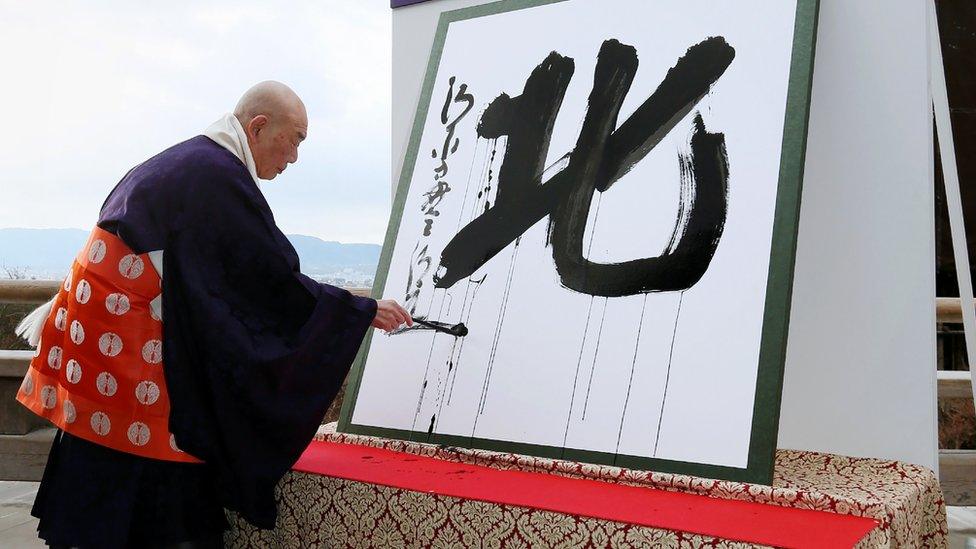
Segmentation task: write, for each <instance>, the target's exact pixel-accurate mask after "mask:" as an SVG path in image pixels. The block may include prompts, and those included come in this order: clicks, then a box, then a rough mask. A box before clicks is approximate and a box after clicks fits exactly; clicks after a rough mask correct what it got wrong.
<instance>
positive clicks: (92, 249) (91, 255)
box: [88, 238, 108, 263]
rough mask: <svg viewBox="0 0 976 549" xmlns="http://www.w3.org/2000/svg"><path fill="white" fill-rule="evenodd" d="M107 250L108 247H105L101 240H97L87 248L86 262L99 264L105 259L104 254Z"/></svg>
mask: <svg viewBox="0 0 976 549" xmlns="http://www.w3.org/2000/svg"><path fill="white" fill-rule="evenodd" d="M107 250H108V246H106V245H105V241H104V240H102V239H100V238H99V239H97V240H95V241H94V242H92V243H91V246H89V247H88V261H91V262H92V263H101V262H102V260H103V259H105V252H106V251H107Z"/></svg>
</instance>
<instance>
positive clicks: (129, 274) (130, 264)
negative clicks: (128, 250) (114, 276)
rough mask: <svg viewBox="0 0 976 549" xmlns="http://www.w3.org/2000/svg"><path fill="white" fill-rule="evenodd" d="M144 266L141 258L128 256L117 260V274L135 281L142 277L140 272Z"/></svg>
mask: <svg viewBox="0 0 976 549" xmlns="http://www.w3.org/2000/svg"><path fill="white" fill-rule="evenodd" d="M145 268H146V265H145V263H144V262H143V261H142V258H141V257H139V256H137V255H133V254H129V255H127V256H125V257H123V258H122V259H121V260H119V274H121V275H122V276H124V277H126V278H128V279H130V280H135V279H137V278H139V277H140V276H142V271H143V270H145Z"/></svg>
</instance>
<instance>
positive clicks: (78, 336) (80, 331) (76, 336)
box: [71, 320, 85, 345]
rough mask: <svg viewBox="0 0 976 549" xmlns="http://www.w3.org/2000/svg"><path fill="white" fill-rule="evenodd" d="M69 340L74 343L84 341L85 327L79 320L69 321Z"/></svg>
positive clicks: (78, 343)
mask: <svg viewBox="0 0 976 549" xmlns="http://www.w3.org/2000/svg"><path fill="white" fill-rule="evenodd" d="M71 341H73V342H74V344H75V345H81V343H82V342H83V341H85V327H84V326H82V325H81V322H78V321H77V320H72V321H71Z"/></svg>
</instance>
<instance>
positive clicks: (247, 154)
mask: <svg viewBox="0 0 976 549" xmlns="http://www.w3.org/2000/svg"><path fill="white" fill-rule="evenodd" d="M203 135H205V136H207V137H209V138H210V139H211V140H213V142H214V143H216V144H218V145H220V146H221V147H223V148H225V149H227V150H228V151H230V152H231V153H232V154H233V155H234V156H236V157H237V158H238V160H240V161H241V162H243V163H244V165H245V166H247V171H248V173H250V174H251V178H252V179H254V183H255V184H257V185H258V186H259V187H260V182H259V181H258V174H257V168H256V167H255V166H254V156H252V155H251V147H249V146H248V144H247V134H246V133H244V126H241V123H240V122H239V121H238V120H237V117H236V116H234V113H227V114H225V115H224V116H222V117H220V120H217V121H216V122H214V123H213V124H211V125H210V127H209V128H207V129H206V131H204V132H203Z"/></svg>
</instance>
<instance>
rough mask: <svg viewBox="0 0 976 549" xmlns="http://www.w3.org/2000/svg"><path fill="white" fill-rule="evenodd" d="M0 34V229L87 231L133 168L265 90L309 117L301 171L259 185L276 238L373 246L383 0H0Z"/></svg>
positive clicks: (381, 207) (379, 225) (378, 193)
mask: <svg viewBox="0 0 976 549" xmlns="http://www.w3.org/2000/svg"><path fill="white" fill-rule="evenodd" d="M202 4H205V5H202ZM0 21H3V32H2V33H0V68H2V71H3V77H2V79H0V82H2V84H0V106H2V107H0V108H2V110H0V113H2V120H3V124H2V129H0V227H37V228H40V227H75V228H81V229H89V228H91V227H92V226H93V225H94V223H95V221H96V219H97V216H98V209H99V207H100V206H101V204H102V201H103V200H104V199H105V196H106V195H107V193H108V192H109V191H110V190H111V189H112V187H113V186H114V185H115V183H116V182H117V181H118V180H119V179H120V178H121V176H122V175H123V174H124V173H125V172H126V171H127V170H128V169H129V168H130V167H132V166H133V165H135V164H137V163H139V162H141V161H142V160H144V159H146V158H148V157H150V156H152V155H154V154H156V153H157V152H159V151H161V150H163V149H165V148H166V147H168V146H170V145H172V144H174V143H177V142H180V141H183V140H184V139H187V138H190V137H192V136H194V135H197V134H199V133H201V132H202V131H203V130H204V129H205V128H206V127H207V126H208V125H209V124H210V123H211V122H212V121H214V120H216V119H217V118H218V117H219V116H220V115H221V114H223V113H225V112H227V111H230V110H232V109H233V107H234V105H235V103H236V102H237V99H238V97H239V96H240V94H241V93H242V92H243V91H244V90H245V89H247V88H248V87H249V86H250V85H252V84H254V83H256V82H258V81H261V80H266V79H275V80H281V81H282V82H285V83H286V84H288V85H290V86H291V87H292V88H293V89H295V91H296V92H298V94H299V95H300V96H301V97H302V98H303V99H304V101H305V104H306V106H307V109H308V115H309V134H308V139H307V140H306V141H305V143H303V144H302V146H301V148H300V149H299V161H298V163H297V164H295V165H293V166H291V167H289V168H288V170H287V171H286V172H285V173H284V174H283V175H280V176H278V178H277V179H275V180H274V181H272V182H266V183H264V184H263V190H264V192H265V195H266V196H267V198H268V201H269V202H270V203H271V207H272V209H273V210H274V212H275V218H276V220H277V222H278V224H279V226H280V227H281V228H282V229H283V230H284V231H285V232H286V233H299V234H308V235H313V236H318V237H320V238H323V239H327V240H338V241H342V242H375V243H381V242H382V239H383V234H384V232H385V230H386V222H387V218H388V215H389V213H388V212H389V207H390V204H389V202H390V158H389V156H390V8H389V2H388V0H314V1H308V2H299V1H289V2H283V3H274V2H258V1H254V2H248V1H242V0H234V1H233V2H219V1H208V2H205V3H200V2H172V1H171V2H165V3H161V2H159V3H149V2H131V1H124V2H122V1H120V2H97V3H95V2H84V3H83V2H67V1H60V2H54V1H45V2H22V1H7V0H0Z"/></svg>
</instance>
